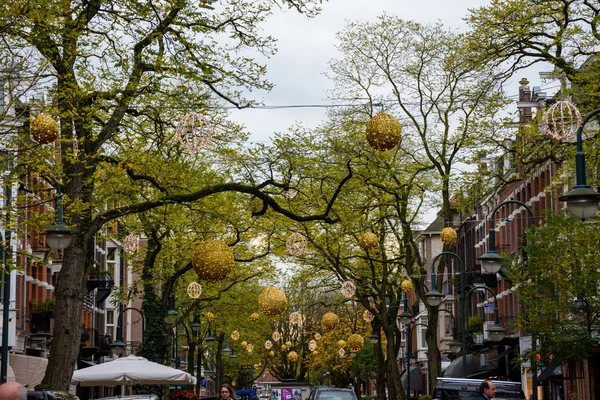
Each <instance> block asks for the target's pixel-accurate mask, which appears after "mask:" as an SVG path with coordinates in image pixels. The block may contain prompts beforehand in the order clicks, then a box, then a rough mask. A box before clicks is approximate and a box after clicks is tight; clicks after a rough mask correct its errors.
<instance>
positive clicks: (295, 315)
mask: <svg viewBox="0 0 600 400" xmlns="http://www.w3.org/2000/svg"><path fill="white" fill-rule="evenodd" d="M300 321H302V315H300V313H299V312H296V311H294V312H293V313H291V314H290V322H291V323H292V324H294V325H297V324H299V323H300Z"/></svg>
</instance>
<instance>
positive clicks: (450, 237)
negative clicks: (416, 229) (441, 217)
mask: <svg viewBox="0 0 600 400" xmlns="http://www.w3.org/2000/svg"><path fill="white" fill-rule="evenodd" d="M440 239H441V240H442V243H444V244H447V245H449V246H451V245H453V244H454V243H456V240H457V239H458V234H457V233H456V230H455V229H454V228H452V227H450V226H447V227H445V228H444V229H442V232H440Z"/></svg>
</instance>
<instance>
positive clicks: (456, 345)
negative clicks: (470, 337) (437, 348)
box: [448, 340, 462, 354]
mask: <svg viewBox="0 0 600 400" xmlns="http://www.w3.org/2000/svg"><path fill="white" fill-rule="evenodd" d="M448 347H449V348H450V352H451V353H454V354H458V353H459V352H460V349H461V348H462V345H461V344H460V342H459V341H457V340H452V341H451V342H450V343H448Z"/></svg>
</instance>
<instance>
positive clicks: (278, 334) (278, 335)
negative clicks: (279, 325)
mask: <svg viewBox="0 0 600 400" xmlns="http://www.w3.org/2000/svg"><path fill="white" fill-rule="evenodd" d="M271 337H272V338H273V340H274V341H276V342H278V341H279V339H281V333H279V332H277V331H275V332H273V334H272V335H271Z"/></svg>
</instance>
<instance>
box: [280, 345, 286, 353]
mask: <svg viewBox="0 0 600 400" xmlns="http://www.w3.org/2000/svg"><path fill="white" fill-rule="evenodd" d="M286 350H287V346H286V345H285V344H282V345H281V351H282V352H284V351H286Z"/></svg>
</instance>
